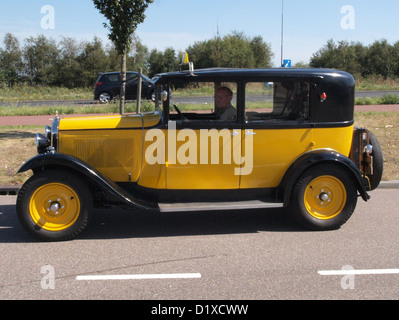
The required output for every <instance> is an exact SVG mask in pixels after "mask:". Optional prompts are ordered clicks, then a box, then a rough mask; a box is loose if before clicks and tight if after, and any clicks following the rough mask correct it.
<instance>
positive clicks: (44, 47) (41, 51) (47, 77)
mask: <svg viewBox="0 0 399 320" xmlns="http://www.w3.org/2000/svg"><path fill="white" fill-rule="evenodd" d="M23 58H24V61H25V67H26V74H27V75H28V78H29V81H30V83H31V84H33V83H35V84H40V85H50V84H52V83H53V82H54V80H55V77H56V72H55V70H56V62H57V60H58V58H59V51H58V48H57V44H56V42H55V41H54V40H52V39H47V38H46V37H45V36H43V35H39V36H37V37H36V38H35V37H30V38H28V39H26V40H25V46H24V49H23Z"/></svg>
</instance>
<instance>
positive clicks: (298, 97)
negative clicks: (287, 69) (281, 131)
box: [245, 81, 310, 122]
mask: <svg viewBox="0 0 399 320" xmlns="http://www.w3.org/2000/svg"><path fill="white" fill-rule="evenodd" d="M309 96H310V84H309V83H308V82H295V81H285V82H251V83H247V84H246V87H245V106H246V107H245V119H246V121H247V122H252V121H256V122H262V121H269V122H276V121H288V120H291V121H306V120H309Z"/></svg>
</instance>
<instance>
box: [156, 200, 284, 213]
mask: <svg viewBox="0 0 399 320" xmlns="http://www.w3.org/2000/svg"><path fill="white" fill-rule="evenodd" d="M158 205H159V209H160V211H161V212H194V211H220V210H242V209H265V208H269V209H271V208H282V207H284V204H283V203H275V202H263V201H259V200H253V201H236V202H196V203H159V204H158Z"/></svg>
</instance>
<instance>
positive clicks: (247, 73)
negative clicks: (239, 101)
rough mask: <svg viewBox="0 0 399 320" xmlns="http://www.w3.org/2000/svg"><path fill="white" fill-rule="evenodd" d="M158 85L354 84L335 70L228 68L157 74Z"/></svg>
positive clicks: (348, 75)
mask: <svg viewBox="0 0 399 320" xmlns="http://www.w3.org/2000/svg"><path fill="white" fill-rule="evenodd" d="M157 77H159V78H158V79H157V82H158V83H163V82H166V81H168V80H172V79H176V80H177V79H181V80H192V81H195V80H199V81H207V80H221V81H223V80H230V81H234V80H249V81H256V80H257V79H259V80H260V79H265V78H268V79H270V81H272V80H273V79H276V80H277V79H279V80H280V81H281V79H285V78H286V79H289V78H290V79H292V78H298V79H299V78H300V79H316V78H318V79H325V80H327V81H328V79H329V80H331V81H332V82H341V83H342V81H344V82H346V83H347V84H348V85H353V84H354V79H353V77H352V75H350V74H349V73H346V72H343V71H339V70H335V69H312V68H272V69H230V68H211V69H198V70H194V72H193V73H190V72H189V71H176V72H168V73H161V74H158V75H157Z"/></svg>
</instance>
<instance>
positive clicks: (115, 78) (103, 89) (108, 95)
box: [94, 71, 155, 103]
mask: <svg viewBox="0 0 399 320" xmlns="http://www.w3.org/2000/svg"><path fill="white" fill-rule="evenodd" d="M142 77H143V82H142V83H143V87H142V94H141V96H142V98H143V99H152V100H155V94H154V92H155V90H154V88H155V87H154V84H153V83H152V82H151V79H150V78H148V77H147V76H145V75H142ZM137 79H138V73H137V72H132V71H128V72H126V100H135V99H136V98H137V82H138V81H137ZM120 91H121V74H120V72H109V73H102V74H101V75H100V76H99V77H98V79H97V81H96V84H95V86H94V100H98V101H99V102H100V103H107V102H110V101H111V100H112V99H114V98H115V97H116V96H119V94H120Z"/></svg>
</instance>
